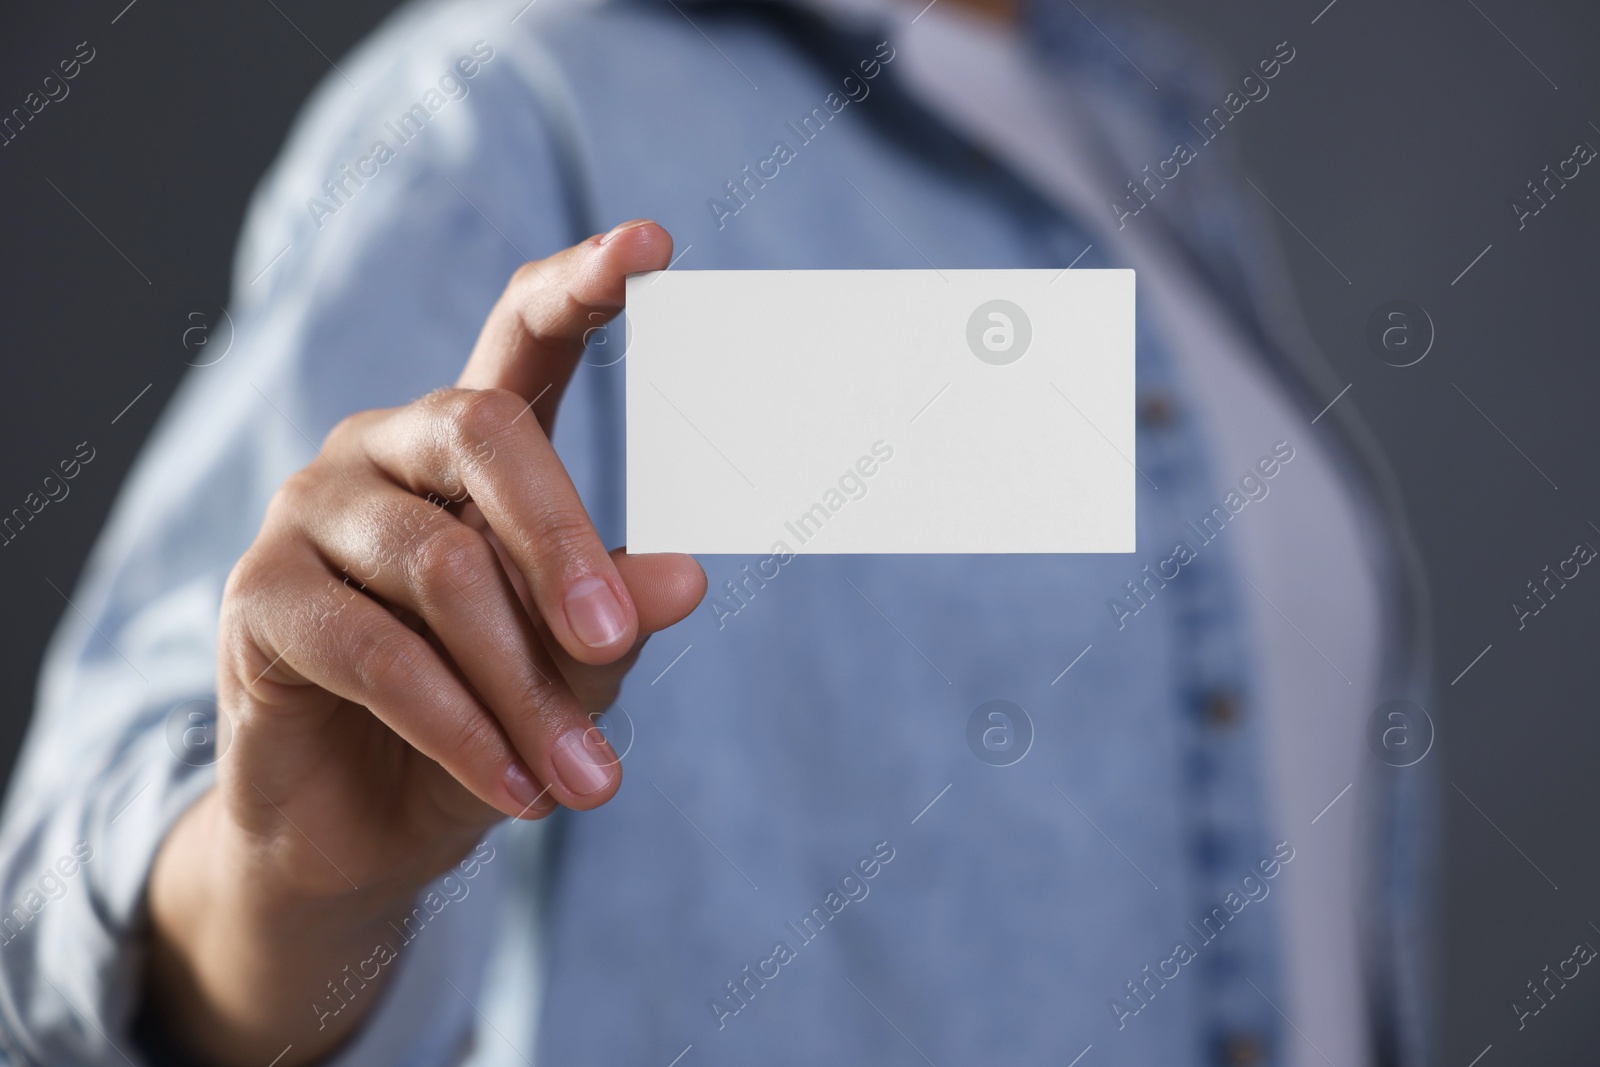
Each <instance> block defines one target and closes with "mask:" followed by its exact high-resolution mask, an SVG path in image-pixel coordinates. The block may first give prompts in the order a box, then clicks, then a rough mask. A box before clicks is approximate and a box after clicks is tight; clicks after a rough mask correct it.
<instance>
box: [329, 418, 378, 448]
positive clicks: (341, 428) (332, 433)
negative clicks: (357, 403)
mask: <svg viewBox="0 0 1600 1067" xmlns="http://www.w3.org/2000/svg"><path fill="white" fill-rule="evenodd" d="M370 414H371V413H370V412H365V411H358V412H355V413H353V414H350V415H346V416H345V417H344V418H342V419H340V420H339V421H338V422H336V423H334V424H333V429H331V430H329V431H328V435H327V437H325V438H323V442H322V443H323V445H324V446H326V448H328V449H338V448H342V447H343V446H344V445H347V444H349V443H350V442H351V441H353V440H355V439H357V438H358V437H360V436H361V434H362V433H363V431H365V429H366V427H367V426H368V425H369V424H370V422H371V418H370Z"/></svg>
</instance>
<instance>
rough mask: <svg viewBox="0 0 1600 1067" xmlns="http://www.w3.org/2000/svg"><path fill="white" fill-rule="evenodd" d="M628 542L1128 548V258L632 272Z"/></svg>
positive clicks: (735, 549) (677, 546)
mask: <svg viewBox="0 0 1600 1067" xmlns="http://www.w3.org/2000/svg"><path fill="white" fill-rule="evenodd" d="M626 315H627V370H626V374H627V432H628V447H627V453H628V514H627V526H628V547H629V550H630V551H632V552H691V553H700V554H707V553H731V554H763V555H765V554H769V553H773V552H789V553H802V552H828V553H840V552H855V553H885V552H893V553H914V552H952V553H957V552H961V553H997V552H1132V551H1133V550H1134V495H1135V478H1136V476H1137V474H1136V468H1135V466H1134V464H1135V462H1136V461H1137V460H1136V456H1135V454H1134V273H1133V271H1131V270H1065V271H1060V270H945V271H936V270H809V271H799V270H793V271H791V270H774V271H720V270H717V271H681V270H669V271H656V272H652V273H649V274H639V275H634V276H631V277H629V278H628V280H627V311H626Z"/></svg>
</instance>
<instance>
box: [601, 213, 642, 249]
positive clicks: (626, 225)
mask: <svg viewBox="0 0 1600 1067" xmlns="http://www.w3.org/2000/svg"><path fill="white" fill-rule="evenodd" d="M649 221H650V220H649V219H634V220H633V221H632V222H622V223H618V224H617V225H616V226H614V227H612V229H611V232H610V233H608V234H606V235H605V236H604V237H602V238H600V243H601V244H609V243H610V241H611V239H612V238H613V237H615V236H617V235H618V234H620V233H627V232H628V231H629V230H637V229H638V228H639V227H640V226H643V225H645V224H646V223H648V222H649Z"/></svg>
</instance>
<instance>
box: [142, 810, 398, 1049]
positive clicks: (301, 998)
mask: <svg viewBox="0 0 1600 1067" xmlns="http://www.w3.org/2000/svg"><path fill="white" fill-rule="evenodd" d="M271 868H272V856H271V853H270V850H269V849H264V848H263V846H262V844H261V843H259V842H254V841H251V840H249V839H248V838H247V837H245V836H244V835H242V834H241V833H240V832H239V831H238V830H237V829H236V828H234V827H232V826H231V825H230V824H229V822H228V820H227V816H226V814H225V813H224V811H223V806H222V804H221V803H220V802H219V796H218V794H217V792H216V791H215V790H213V791H212V792H210V793H208V794H207V795H206V796H205V797H204V798H202V799H201V800H200V801H199V802H197V803H196V804H195V806H194V807H193V808H192V809H191V810H190V811H189V812H188V813H187V814H186V815H185V816H184V817H183V818H182V819H181V820H179V822H178V823H177V825H176V826H174V827H173V830H172V833H171V834H170V836H169V837H168V839H167V841H166V842H165V844H164V845H163V846H162V849H161V851H160V852H159V853H158V855H157V857H156V862H155V865H154V867H153V869H152V871H151V875H150V889H149V909H150V917H151V926H152V944H151V951H150V954H149V961H148V964H147V966H146V971H145V976H144V981H145V1001H144V1006H143V1009H142V1010H143V1011H145V1012H147V1013H149V1014H150V1016H151V1017H152V1020H153V1021H155V1022H156V1023H157V1025H158V1026H159V1027H160V1028H161V1030H162V1031H163V1033H165V1034H166V1035H167V1037H168V1038H169V1039H170V1040H171V1041H172V1042H173V1043H174V1044H176V1045H177V1046H179V1047H181V1048H183V1049H185V1050H187V1051H188V1052H190V1053H191V1054H193V1055H194V1056H196V1057H198V1058H200V1059H201V1060H202V1061H203V1062H205V1063H208V1064H216V1065H218V1067H234V1065H236V1064H237V1065H240V1067H260V1065H261V1064H263V1063H272V1062H274V1060H275V1057H278V1056H279V1055H280V1054H281V1053H284V1051H285V1048H286V1047H288V1046H292V1048H290V1049H289V1051H288V1053H287V1055H284V1056H283V1058H282V1059H281V1060H276V1063H277V1067H293V1065H296V1064H311V1063H317V1062H319V1061H321V1060H323V1059H325V1058H326V1057H327V1056H328V1055H329V1054H330V1053H332V1052H333V1051H334V1050H335V1049H337V1048H338V1047H339V1046H340V1045H341V1044H342V1043H343V1042H344V1041H345V1040H346V1039H347V1038H349V1037H350V1036H351V1035H352V1034H353V1033H354V1032H355V1031H356V1030H357V1029H358V1028H359V1027H360V1025H361V1023H362V1021H363V1020H364V1019H365V1018H366V1016H367V1014H368V1012H370V1011H371V1009H372V1007H373V1005H374V1004H375V1003H376V1002H377V1001H378V999H379V996H380V994H381V992H382V986H383V983H384V980H385V977H386V975H387V972H388V971H389V970H392V968H380V969H379V973H378V974H376V975H375V976H373V977H371V978H368V977H365V976H362V975H357V974H356V968H357V967H358V965H359V964H360V962H361V961H364V960H367V959H368V958H369V957H371V955H372V953H373V946H374V945H375V944H378V943H380V942H383V941H385V940H386V934H387V933H388V923H389V921H390V919H391V918H393V917H395V916H398V915H403V914H404V913H405V912H406V910H407V909H408V908H409V906H410V894H409V893H407V892H405V891H403V890H401V891H395V892H387V891H385V892H375V891H371V890H368V891H353V892H352V893H350V894H349V895H348V896H339V897H323V898H304V897H295V896H292V895H290V894H286V893H283V892H280V891H277V890H276V889H274V888H273V887H274V886H275V885H276V884H277V883H278V881H279V879H277V878H275V876H274V872H273V870H272V869H271ZM352 975H354V976H355V977H354V978H353V979H352Z"/></svg>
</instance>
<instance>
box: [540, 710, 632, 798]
mask: <svg viewBox="0 0 1600 1067" xmlns="http://www.w3.org/2000/svg"><path fill="white" fill-rule="evenodd" d="M591 733H593V734H594V739H592V740H591V739H590V737H589V735H590V734H591ZM550 762H551V763H554V764H555V765H556V773H557V774H558V775H560V776H561V781H562V784H563V785H565V786H566V787H567V788H568V789H570V790H572V791H573V792H574V793H576V794H577V795H578V796H588V795H589V794H590V793H598V792H600V790H602V789H604V788H605V787H606V786H608V785H610V784H611V780H612V777H613V772H612V770H611V767H612V765H613V764H615V763H616V762H617V757H616V756H615V755H614V754H613V753H612V751H611V746H610V745H608V744H607V743H606V741H605V737H604V735H602V734H601V733H600V731H599V730H596V729H595V728H594V727H592V726H574V727H573V728H572V729H570V730H568V731H567V732H566V733H564V734H562V735H561V737H560V738H559V739H558V740H557V741H556V744H555V748H554V749H552V750H551V752H550Z"/></svg>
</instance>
